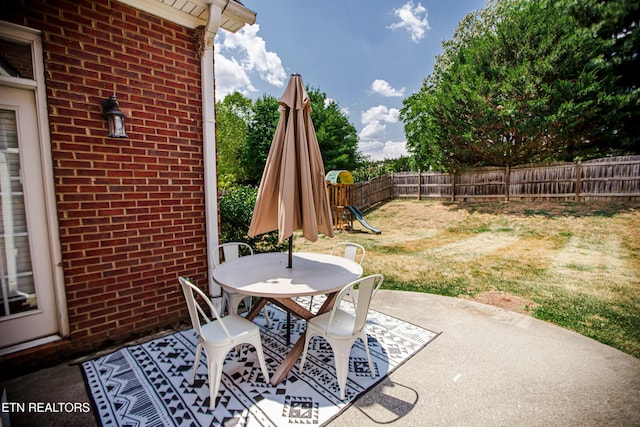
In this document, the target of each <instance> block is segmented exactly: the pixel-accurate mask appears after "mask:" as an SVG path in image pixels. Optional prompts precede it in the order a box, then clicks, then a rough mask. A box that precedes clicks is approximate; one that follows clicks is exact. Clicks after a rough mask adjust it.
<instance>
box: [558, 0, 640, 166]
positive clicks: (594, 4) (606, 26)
mask: <svg viewBox="0 0 640 427" xmlns="http://www.w3.org/2000/svg"><path fill="white" fill-rule="evenodd" d="M569 11H570V13H571V15H572V16H573V17H574V18H575V19H576V21H577V22H578V23H579V24H580V25H582V26H583V27H584V28H585V29H586V30H587V31H588V32H589V34H591V35H593V36H596V37H597V38H598V39H599V48H600V52H599V53H600V54H601V56H602V59H603V60H602V61H600V63H599V64H598V65H599V70H598V72H599V74H600V75H601V76H603V77H606V76H610V77H611V78H613V79H614V81H615V88H614V91H613V93H614V94H615V95H614V96H615V97H616V98H617V102H618V103H619V106H618V107H619V108H617V109H616V111H615V114H616V120H615V122H614V123H615V125H614V126H610V127H609V128H606V129H607V131H608V132H603V144H602V145H603V146H605V147H609V148H610V149H611V150H619V151H621V152H625V151H630V152H634V153H638V152H640V148H639V147H638V146H639V145H640V142H639V137H640V55H639V51H640V31H639V30H638V25H639V24H640V0H614V1H612V0H581V1H577V2H574V3H572V4H570V7H569Z"/></svg>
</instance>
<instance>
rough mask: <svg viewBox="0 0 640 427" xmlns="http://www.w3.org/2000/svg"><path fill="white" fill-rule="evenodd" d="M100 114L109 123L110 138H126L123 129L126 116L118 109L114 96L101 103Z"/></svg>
mask: <svg viewBox="0 0 640 427" xmlns="http://www.w3.org/2000/svg"><path fill="white" fill-rule="evenodd" d="M102 114H103V115H104V117H105V118H106V119H107V122H108V123H109V137H110V138H127V133H126V130H125V127H124V125H125V120H126V118H127V116H126V115H125V114H124V113H123V112H122V111H120V108H118V101H117V100H116V95H115V94H113V95H112V96H111V97H110V98H109V99H105V100H103V101H102Z"/></svg>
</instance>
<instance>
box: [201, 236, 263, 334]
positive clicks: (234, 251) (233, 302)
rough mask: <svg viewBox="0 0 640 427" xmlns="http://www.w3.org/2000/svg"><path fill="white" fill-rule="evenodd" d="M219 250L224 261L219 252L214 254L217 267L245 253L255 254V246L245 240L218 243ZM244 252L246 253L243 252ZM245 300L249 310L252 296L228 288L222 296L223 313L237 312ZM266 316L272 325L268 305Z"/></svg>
mask: <svg viewBox="0 0 640 427" xmlns="http://www.w3.org/2000/svg"><path fill="white" fill-rule="evenodd" d="M216 250H217V251H218V252H220V250H222V261H220V258H219V253H217V254H216V256H214V257H213V258H214V260H213V262H214V265H215V267H216V268H217V267H218V266H219V265H220V264H221V263H222V262H225V261H231V260H234V259H238V258H239V257H241V256H244V255H253V248H252V247H251V246H250V245H248V244H247V243H244V242H229V243H223V244H221V245H218V247H217V248H216ZM243 252H244V253H243ZM243 301H244V306H245V308H246V309H247V310H249V309H250V308H251V297H250V296H247V295H243V294H240V293H238V292H233V291H229V290H227V289H225V290H224V293H223V298H222V308H221V311H222V313H224V312H225V308H226V310H227V311H228V312H229V314H237V313H238V308H239V307H240V303H241V302H243ZM263 313H264V317H265V320H266V321H267V326H268V327H271V321H270V319H269V312H268V311H267V307H266V306H265V307H264V311H263Z"/></svg>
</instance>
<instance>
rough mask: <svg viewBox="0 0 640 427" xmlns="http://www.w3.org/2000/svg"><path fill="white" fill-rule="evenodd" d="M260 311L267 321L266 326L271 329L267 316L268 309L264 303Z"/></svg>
mask: <svg viewBox="0 0 640 427" xmlns="http://www.w3.org/2000/svg"><path fill="white" fill-rule="evenodd" d="M262 313H263V314H264V318H265V320H266V321H267V328H269V329H271V319H270V318H269V311H268V310H267V306H266V305H265V306H264V308H263V309H262Z"/></svg>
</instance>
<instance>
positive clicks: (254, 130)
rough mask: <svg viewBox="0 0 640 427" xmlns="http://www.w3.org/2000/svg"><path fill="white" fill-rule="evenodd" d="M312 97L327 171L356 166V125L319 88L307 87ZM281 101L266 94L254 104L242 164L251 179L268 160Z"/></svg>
mask: <svg viewBox="0 0 640 427" xmlns="http://www.w3.org/2000/svg"><path fill="white" fill-rule="evenodd" d="M306 90H307V94H308V95H309V99H310V100H311V120H312V121H313V126H314V128H315V131H316V137H317V138H318V144H319V145H320V151H321V152H322V160H323V162H324V167H325V169H326V170H327V171H329V170H332V169H353V168H355V167H356V165H357V163H358V162H357V158H358V153H357V145H358V138H357V136H356V129H355V127H354V126H353V125H352V124H351V123H349V120H348V119H347V116H346V115H345V114H344V113H343V112H342V111H340V109H339V107H338V104H337V103H336V102H335V101H332V100H329V99H327V95H326V94H325V93H323V92H321V91H320V90H318V89H313V88H310V87H309V86H307V87H306ZM278 107H279V101H278V100H277V99H276V98H274V97H272V96H269V95H264V96H263V97H261V98H260V99H258V100H257V101H256V102H255V103H254V105H253V114H252V116H251V121H250V122H249V124H248V133H247V138H246V149H245V151H244V156H243V157H242V164H243V165H244V168H245V170H246V171H247V174H248V182H251V183H254V184H258V183H259V182H260V177H261V176H262V172H263V170H264V165H265V163H266V161H267V156H268V154H269V149H270V147H271V142H272V141H273V136H274V134H275V132H276V127H277V125H278V120H279V117H280V112H279V110H278Z"/></svg>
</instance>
